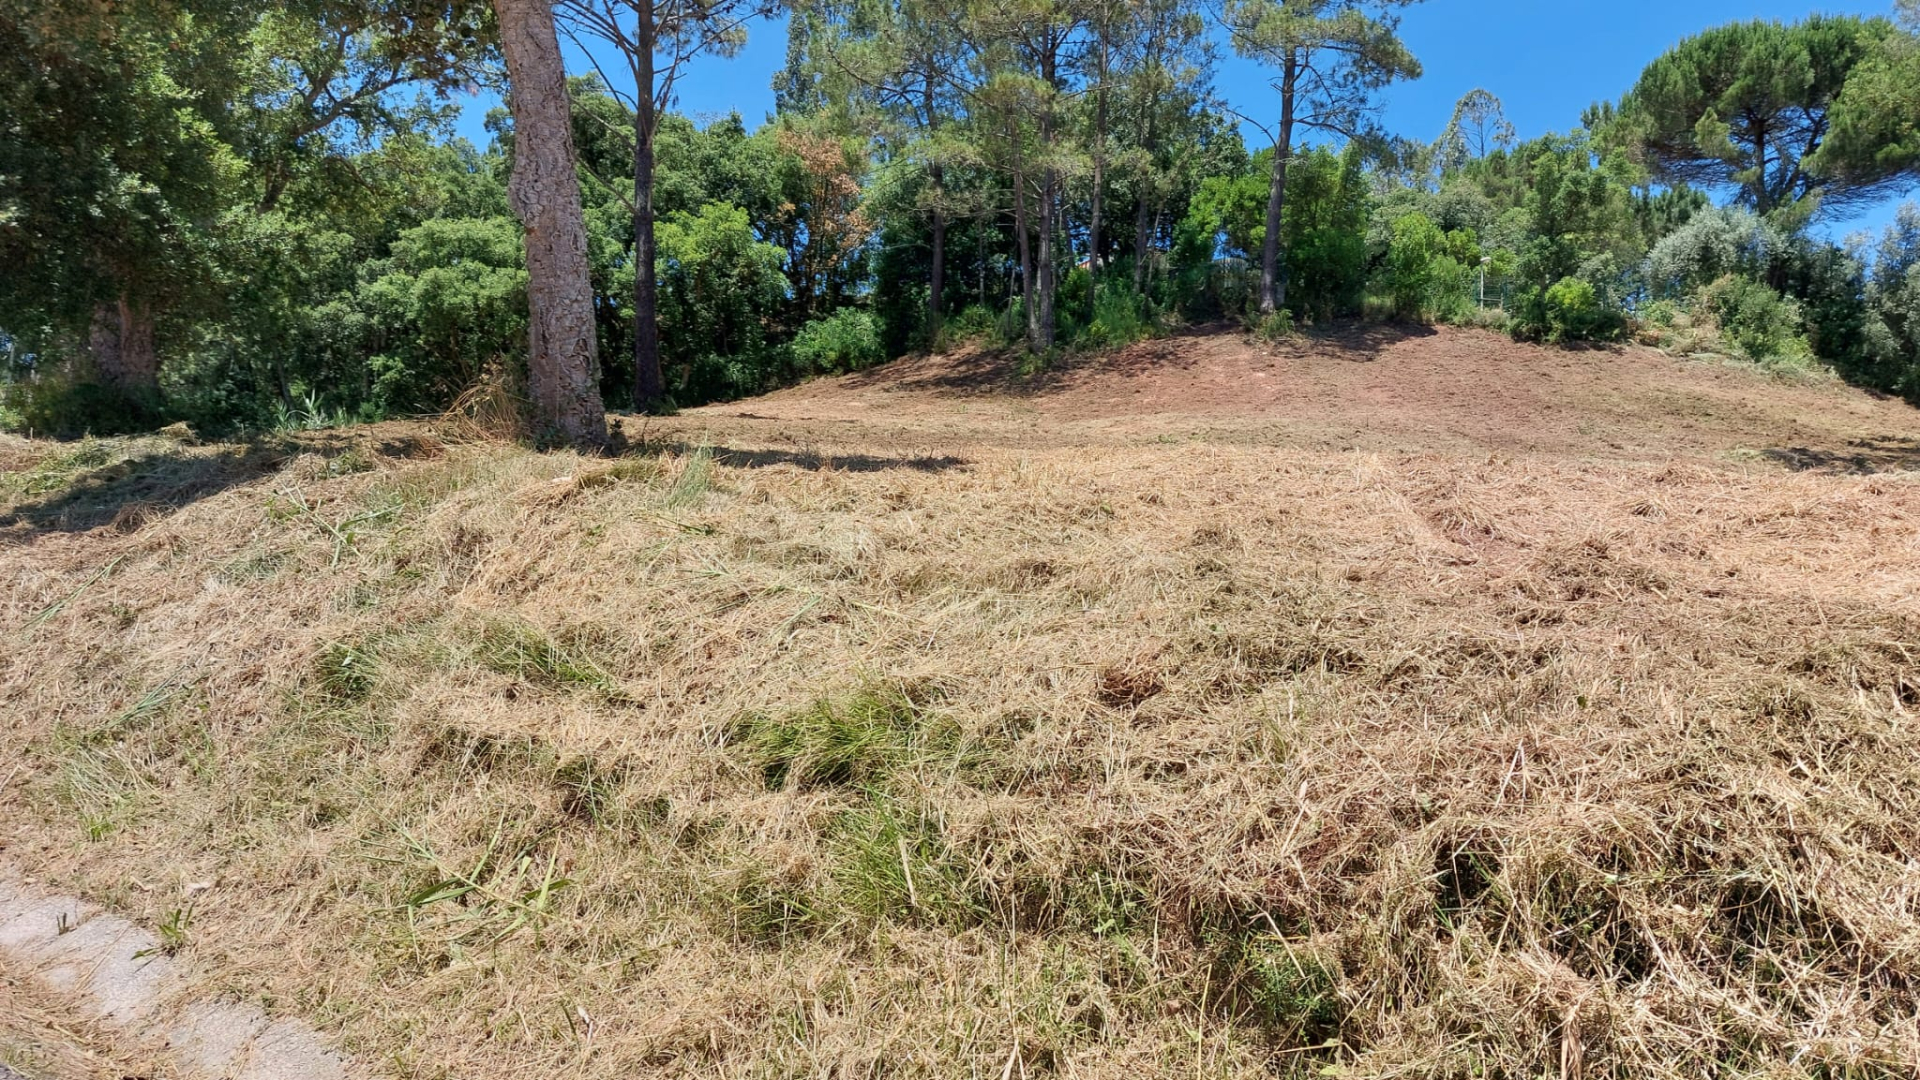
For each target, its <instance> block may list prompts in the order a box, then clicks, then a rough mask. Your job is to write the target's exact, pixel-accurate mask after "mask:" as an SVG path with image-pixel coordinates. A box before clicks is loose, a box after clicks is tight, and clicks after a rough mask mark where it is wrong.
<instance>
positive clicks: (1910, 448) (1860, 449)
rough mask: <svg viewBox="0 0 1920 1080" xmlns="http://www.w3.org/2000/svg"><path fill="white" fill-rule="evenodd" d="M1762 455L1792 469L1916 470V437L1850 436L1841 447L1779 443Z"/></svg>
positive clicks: (1919, 459) (1919, 465)
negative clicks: (1810, 446) (1824, 447)
mask: <svg viewBox="0 0 1920 1080" xmlns="http://www.w3.org/2000/svg"><path fill="white" fill-rule="evenodd" d="M1763 453H1764V455H1765V456H1766V457H1767V458H1769V459H1771V460H1773V461H1777V462H1779V463H1780V464H1782V465H1784V466H1786V467H1787V468H1789V469H1792V470H1793V471H1795V472H1830V473H1852V474H1855V475H1869V474H1872V473H1883V472H1914V471H1920V439H1911V438H1902V437H1899V436H1894V435H1882V436H1877V437H1874V438H1870V439H1853V440H1850V441H1849V442H1848V443H1847V446H1846V449H1844V450H1814V449H1810V448H1808V447H1804V446H1782V447H1776V448H1775V449H1772V450H1767V451H1764V452H1763Z"/></svg>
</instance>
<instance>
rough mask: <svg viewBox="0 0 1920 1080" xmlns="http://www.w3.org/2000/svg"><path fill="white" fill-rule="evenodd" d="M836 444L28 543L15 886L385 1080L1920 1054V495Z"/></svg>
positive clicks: (543, 474) (417, 478) (379, 485)
mask: <svg viewBox="0 0 1920 1080" xmlns="http://www.w3.org/2000/svg"><path fill="white" fill-rule="evenodd" d="M811 464H813V462H811V461H809V460H808V459H806V458H805V457H804V456H801V455H792V454H766V455H763V456H756V455H754V454H751V453H747V452H734V453H724V454H723V453H714V454H709V453H706V452H703V451H698V450H690V451H686V452H674V453H669V454H665V455H663V456H658V457H636V458H629V459H622V460H619V461H615V462H595V461H588V460H583V459H578V458H572V457H569V456H565V455H556V456H537V455H533V454H529V453H525V452H522V451H518V450H513V449H505V448H487V447H476V446H465V447H461V446H455V447H449V448H447V449H446V451H445V453H444V454H442V455H440V456H438V457H436V458H434V459H432V460H401V459H393V458H386V457H378V458H377V459H369V460H368V461H367V462H366V465H367V467H366V468H363V469H357V470H339V469H331V468H329V467H327V464H326V462H324V461H320V462H315V461H304V460H302V459H295V460H294V461H292V462H291V463H289V464H288V465H286V466H285V467H284V468H283V469H282V470H281V471H280V472H278V473H275V474H273V475H270V476H266V477H264V478H261V479H258V480H256V481H252V482H249V483H243V484H240V485H238V486H234V487H231V488H228V489H226V490H223V491H220V492H218V493H215V494H212V495H210V496H208V497H206V498H204V499H203V500H202V501H199V502H197V503H193V504H191V505H188V506H186V507H185V508H183V509H180V510H178V511H177V512H174V513H172V514H170V515H155V516H153V517H152V518H150V519H148V520H145V521H144V522H142V523H138V524H136V525H134V526H133V527H132V528H130V529H126V530H119V529H115V528H112V527H103V528H99V529H96V530H94V531H91V532H87V533H67V532H61V531H58V529H56V528H53V527H50V526H49V527H42V528H39V529H36V528H35V527H33V526H32V525H30V524H23V525H17V526H16V527H14V529H13V531H12V533H11V535H10V536H9V538H8V541H7V543H8V546H7V547H5V548H4V549H0V571H3V572H4V574H5V580H6V582H7V592H6V593H5V607H4V609H3V610H0V618H3V619H4V623H5V625H6V626H7V627H8V628H10V629H11V630H13V631H14V633H13V638H12V640H11V642H10V644H9V647H8V649H7V651H6V653H5V655H4V659H0V716H4V720H3V721H0V762H4V763H5V764H0V820H4V822H5V824H4V825H3V826H0V845H4V848H3V850H0V858H4V859H5V860H6V861H7V862H8V863H10V864H11V865H13V866H14V867H15V868H17V869H19V870H20V871H23V872H26V873H31V874H33V875H36V876H38V877H39V878H41V879H42V880H45V881H48V882H57V883H60V884H61V885H62V886H63V887H71V888H75V889H81V890H84V891H85V892H87V893H88V894H89V895H90V896H92V897H94V898H96V899H99V900H101V901H103V902H105V903H107V904H109V905H111V906H113V907H116V908H118V909H120V910H123V911H125V912H127V913H128V914H130V915H131V916H132V917H134V918H136V919H139V920H142V921H144V922H146V923H148V924H149V925H153V926H160V925H164V924H168V923H169V922H171V923H172V924H173V925H174V926H176V928H180V929H181V938H180V940H179V942H178V953H177V955H179V956H180V957H183V958H185V959H186V960H187V961H188V962H190V963H191V965H193V966H194V967H195V969H196V970H198V971H200V972H202V973H203V974H204V978H205V980H206V983H207V986H208V987H209V988H211V989H216V990H219V991H224V992H228V993H231V994H233V995H236V996H239V997H242V998H246V999H249V1000H255V1001H259V1002H261V1003H263V1004H265V1005H266V1006H267V1007H268V1008H269V1009H271V1010H274V1011H280V1012H290V1013H296V1014H299V1015H302V1016H304V1017H306V1018H308V1019H311V1020H313V1021H314V1022H316V1023H318V1024H320V1025H322V1026H323V1027H326V1028H328V1029H330V1030H335V1031H338V1032H339V1033H340V1034H341V1035H342V1037H343V1039H344V1040H345V1042H346V1044H347V1045H348V1047H349V1048H350V1049H352V1050H354V1051H356V1052H358V1053H360V1054H362V1055H364V1056H365V1058H366V1059H367V1060H369V1061H372V1062H375V1063H377V1064H379V1065H380V1066H381V1067H382V1068H384V1069H386V1070H387V1071H388V1072H389V1073H391V1074H392V1075H395V1076H399V1077H412V1076H418V1077H440V1076H482V1075H504V1076H562V1075H565V1076H579V1077H629V1076H634V1075H659V1076H703V1077H704V1076H739V1077H759V1076H785V1075H810V1076H811V1075H835V1076H866V1075H889V1076H937V1077H960V1076H966V1077H973V1076H987V1077H995V1076H997V1077H1001V1078H1003V1080H1005V1078H1009V1077H1013V1076H1040V1075H1060V1076H1067V1077H1087V1078H1093V1077H1137V1076H1142V1075H1151V1076H1161V1075H1183V1076H1184V1075H1201V1076H1217V1075H1233V1076H1239V1075H1273V1074H1278V1075H1302V1076H1308V1075H1341V1076H1354V1077H1389V1076H1409V1077H1516V1078H1517V1077H1539V1076H1555V1077H1623V1078H1624V1077H1635V1078H1639V1077H1676V1078H1678V1077H1700V1076H1716V1077H1748V1076H1751V1077H1776V1076H1778V1077H1787V1076H1796V1077H1800V1076H1806V1077H1814V1076H1817V1077H1910V1076H1913V1075H1914V1063H1915V1062H1920V1019H1916V1017H1920V992H1917V991H1916V986H1917V984H1916V980H1917V979H1920V910H1916V906H1917V905H1920V865H1917V864H1916V861H1915V860H1916V852H1920V758H1916V755H1915V741H1914V721H1915V716H1914V713H1915V711H1916V709H1920V607H1917V606H1916V605H1917V602H1916V586H1917V585H1920V541H1917V540H1916V526H1917V525H1920V482H1916V480H1915V479H1914V478H1911V477H1903V476H1886V477H1869V478H1862V477H1829V476H1815V475H1795V476H1789V475H1784V474H1778V473H1773V472H1770V471H1756V472H1755V473H1753V474H1751V475H1747V474H1742V473H1740V472H1735V471H1730V470H1727V469H1724V468H1720V467H1713V466H1707V465H1698V464H1687V463H1676V464H1674V465H1669V466H1639V465H1626V464H1618V465H1604V466H1602V465H1580V464H1569V463H1543V462H1539V461H1531V460H1525V459H1522V460H1464V459H1461V458H1458V457H1437V456H1436V457H1430V456H1405V457H1387V456H1379V455H1367V454H1333V453H1310V452H1304V451H1274V450H1271V449H1242V448H1231V449H1229V448H1217V447H1207V446H1158V447H1151V448H1113V447H1108V448H1102V449H1072V450H1048V451H1032V452H1016V451H1011V450H1005V449H991V448H978V449H977V450H976V451H970V452H967V453H965V454H961V455H959V456H958V457H955V458H943V459H941V460H939V461H938V462H931V463H921V464H918V465H914V466H911V467H899V468H890V467H887V466H886V464H885V460H884V457H876V458H874V459H872V461H870V462H867V463H865V464H864V465H863V467H862V468H860V469H857V470H852V469H850V470H844V471H843V470H840V469H835V468H832V467H831V466H832V461H831V459H829V460H827V461H825V462H823V463H820V464H822V465H823V466H824V467H818V468H815V467H809V466H810V465H811ZM47 497H49V496H48V495H46V494H45V493H42V494H40V495H36V496H33V497H32V498H41V499H44V498H47ZM21 520H22V521H23V522H33V521H35V520H42V519H41V518H36V517H35V516H34V515H32V514H24V515H22V518H21ZM206 883H213V887H212V888H211V889H206V890H204V891H193V890H190V888H189V887H190V886H199V885H204V884H206ZM190 893H191V895H190ZM189 909H190V919H188V920H185V921H183V920H181V919H180V918H179V913H180V912H182V911H187V910H189ZM1329 1070H1331V1071H1329Z"/></svg>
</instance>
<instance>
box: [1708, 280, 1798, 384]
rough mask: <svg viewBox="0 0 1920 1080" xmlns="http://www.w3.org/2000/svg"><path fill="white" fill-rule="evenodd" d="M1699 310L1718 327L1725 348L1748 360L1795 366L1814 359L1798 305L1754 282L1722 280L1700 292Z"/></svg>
mask: <svg viewBox="0 0 1920 1080" xmlns="http://www.w3.org/2000/svg"><path fill="white" fill-rule="evenodd" d="M1699 307H1700V309H1701V310H1703V311H1705V312H1706V313H1707V314H1709V315H1711V316H1712V317H1713V320H1714V322H1716V323H1718V324H1719V326H1720V336H1721V337H1722V338H1723V339H1724V340H1725V342H1726V343H1727V345H1728V346H1730V347H1731V348H1733V349H1734V350H1735V351H1737V352H1738V353H1739V354H1740V355H1742V356H1744V357H1746V358H1747V359H1749V360H1752V361H1754V362H1756V363H1761V364H1775V365H1789V366H1798V365H1804V364H1806V363H1807V362H1809V361H1810V360H1812V359H1813V350H1812V348H1810V347H1809V346H1808V345H1807V338H1806V335H1805V333H1803V331H1802V329H1801V321H1800V305H1798V304H1796V303H1794V302H1793V301H1792V300H1790V299H1788V298H1787V297H1784V296H1781V295H1780V294H1779V293H1777V292H1774V291H1773V290H1772V289H1769V288H1767V287H1766V286H1765V285H1762V284H1760V283H1759V282H1757V281H1753V280H1750V279H1748V278H1743V277H1732V276H1729V277H1723V278H1721V279H1720V280H1719V281H1716V282H1714V283H1713V284H1711V285H1709V286H1707V287H1706V288H1705V289H1703V290H1702V291H1701V293H1700V302H1699Z"/></svg>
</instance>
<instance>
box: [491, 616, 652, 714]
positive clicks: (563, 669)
mask: <svg viewBox="0 0 1920 1080" xmlns="http://www.w3.org/2000/svg"><path fill="white" fill-rule="evenodd" d="M479 660H480V663H481V664H482V666H484V667H486V668H487V670H489V671H493V672H495V673H497V674H501V675H509V676H512V677H513V678H516V679H519V680H521V681H522V682H526V683H529V684H532V685H534V686H539V687H542V688H544V689H549V690H568V689H579V690H594V691H598V692H600V693H603V694H606V695H608V696H609V697H619V696H621V693H620V687H619V684H618V683H617V682H616V681H615V680H614V678H613V676H612V675H610V674H608V673H607V670H606V668H604V667H602V666H601V665H600V663H599V662H598V661H596V660H595V659H594V658H593V657H592V656H590V655H588V653H587V652H586V650H585V649H582V648H579V647H577V646H573V645H568V644H563V643H562V642H560V641H559V640H557V639H555V638H554V637H553V636H552V635H550V634H548V633H547V632H546V631H544V630H542V629H540V628H539V627H537V626H535V625H533V624H532V623H529V622H527V621H525V620H523V619H519V618H511V617H507V618H497V619H493V620H490V621H489V622H488V623H487V624H486V625H485V626H484V627H483V628H482V629H481V632H480V641H479Z"/></svg>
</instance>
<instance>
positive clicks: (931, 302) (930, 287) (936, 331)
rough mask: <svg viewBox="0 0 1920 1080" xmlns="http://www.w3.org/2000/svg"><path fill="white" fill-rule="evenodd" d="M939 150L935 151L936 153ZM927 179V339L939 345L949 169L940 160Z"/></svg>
mask: <svg viewBox="0 0 1920 1080" xmlns="http://www.w3.org/2000/svg"><path fill="white" fill-rule="evenodd" d="M933 93H934V76H933V73H932V71H931V70H929V72H928V74H927V82H926V91H925V99H924V106H925V109H926V116H927V130H928V131H929V132H931V131H933V130H934V129H935V127H936V126H937V124H938V120H937V117H936V114H935V113H934V111H933V110H934V100H933ZM938 152H939V151H938V148H936V149H935V153H936V154H937V153H938ZM927 180H928V182H929V183H931V184H932V185H933V255H932V257H933V267H932V269H931V270H930V271H929V272H928V274H927V279H928V280H927V340H928V342H929V343H937V342H938V341H939V339H940V324H941V321H942V319H943V318H944V316H945V314H946V312H945V308H944V307H943V306H942V303H941V300H942V295H941V294H943V293H944V292H946V288H947V212H946V209H945V207H944V206H943V205H942V203H943V200H944V199H945V196H946V180H947V176H946V170H945V169H943V168H941V167H940V162H939V161H938V160H936V161H934V162H933V163H932V164H930V165H928V166H927Z"/></svg>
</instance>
